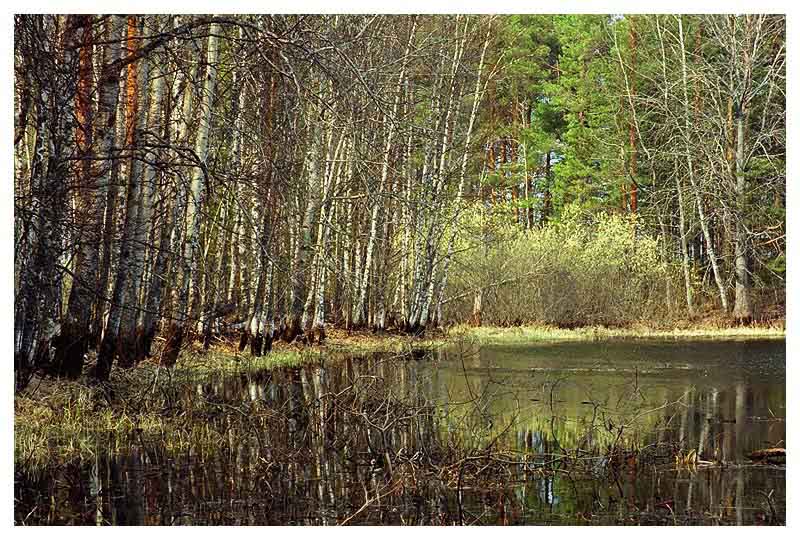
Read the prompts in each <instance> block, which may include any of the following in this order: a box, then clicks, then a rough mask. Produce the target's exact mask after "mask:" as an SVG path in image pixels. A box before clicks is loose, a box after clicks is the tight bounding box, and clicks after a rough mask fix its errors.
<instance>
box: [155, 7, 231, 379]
mask: <svg viewBox="0 0 800 540" xmlns="http://www.w3.org/2000/svg"><path fill="white" fill-rule="evenodd" d="M219 33H220V25H219V24H217V23H213V24H211V27H210V29H209V37H208V52H207V58H206V60H207V61H206V76H205V83H204V87H203V96H202V104H201V106H200V125H199V128H198V132H197V140H196V143H195V154H196V156H197V159H198V160H199V161H200V164H199V166H198V167H195V168H194V170H193V173H192V182H191V193H190V196H189V200H188V204H187V214H186V218H187V227H186V238H185V241H184V243H183V251H182V255H181V257H182V262H183V276H182V277H181V281H180V284H179V287H180V288H179V296H178V302H177V304H176V306H175V322H174V323H173V324H172V328H171V329H170V332H169V335H168V337H167V343H166V344H165V345H164V352H163V354H162V363H163V364H164V365H167V366H172V365H174V364H175V362H176V361H177V359H178V354H179V353H180V349H181V346H182V345H183V339H184V336H185V333H186V325H187V323H188V322H189V321H188V318H189V314H188V309H189V289H190V287H194V294H195V297H196V296H197V295H198V294H199V291H198V289H199V273H198V268H199V259H200V239H199V237H200V216H201V213H202V211H203V206H204V203H205V196H206V181H207V180H206V174H207V169H206V160H207V159H208V138H209V132H210V129H211V106H212V104H213V101H214V91H215V87H216V82H217V60H218V58H219Z"/></svg>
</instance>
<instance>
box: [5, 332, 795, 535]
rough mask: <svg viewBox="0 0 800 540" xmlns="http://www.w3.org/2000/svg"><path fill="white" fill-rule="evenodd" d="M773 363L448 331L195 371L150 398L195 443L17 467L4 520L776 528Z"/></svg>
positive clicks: (778, 430)
mask: <svg viewBox="0 0 800 540" xmlns="http://www.w3.org/2000/svg"><path fill="white" fill-rule="evenodd" d="M785 364H786V353H785V342H784V341H777V340H769V341H653V340H628V341H600V342H592V343H546V344H536V345H515V346H484V347H478V346H477V345H475V344H473V343H468V342H465V343H458V344H453V345H451V346H448V347H446V348H443V349H441V350H438V351H414V352H410V353H407V354H399V353H397V354H380V355H370V356H366V357H362V358H343V359H329V360H328V361H326V362H323V363H321V364H315V365H308V366H305V367H303V368H298V369H282V370H275V371H267V372H242V373H237V374H228V375H222V374H206V375H203V376H200V375H198V376H197V377H194V378H192V379H190V380H186V379H180V382H173V383H172V386H171V387H170V388H168V389H166V390H163V391H162V396H161V397H160V398H159V399H161V400H162V402H161V405H162V406H163V414H164V415H165V416H170V417H174V418H177V419H187V418H189V419H191V422H192V424H193V425H194V426H200V427H201V429H195V430H194V431H192V432H191V433H192V434H193V435H192V437H194V438H188V439H187V440H185V441H183V442H180V443H179V442H177V439H178V437H177V435H173V434H170V433H163V434H161V435H160V436H158V437H154V436H152V434H146V435H144V436H143V435H142V434H141V433H139V434H138V435H136V436H131V437H128V438H127V439H125V440H115V439H113V437H112V436H111V435H109V434H104V433H102V432H97V433H92V436H93V437H94V439H93V441H94V445H95V448H96V451H95V452H93V456H92V457H90V458H82V459H76V460H71V461H68V462H62V463H52V464H49V465H48V466H45V467H21V466H19V465H17V467H16V471H15V488H14V490H15V509H14V512H15V521H16V522H17V523H25V524H120V525H121V524H131V525H171V524H175V525H178V524H181V525H223V524H224V525H267V524H270V525H272V524H275V525H284V524H298V525H335V524H393V525H401V524H411V525H436V524H491V525H497V524H508V525H544V524H570V525H579V524H589V525H591V524H596V525H600V524H603V525H614V524H666V525H689V524H701V525H710V524H738V525H743V524H744V525H752V524H782V523H784V522H785V500H786V489H785V486H786V468H785V465H784V464H782V463H761V462H753V461H751V460H750V459H748V457H747V456H748V454H749V453H750V452H752V451H754V450H758V449H764V448H771V447H785V445H786V443H785V438H786V427H785V404H786V377H785V373H786V372H785ZM177 380H178V379H177V378H176V381H177ZM198 433H201V434H200V435H198ZM202 434H205V435H202Z"/></svg>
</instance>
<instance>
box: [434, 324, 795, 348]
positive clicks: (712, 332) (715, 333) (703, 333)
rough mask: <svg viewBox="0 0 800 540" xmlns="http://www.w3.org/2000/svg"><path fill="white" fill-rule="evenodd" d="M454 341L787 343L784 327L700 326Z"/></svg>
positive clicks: (478, 331)
mask: <svg viewBox="0 0 800 540" xmlns="http://www.w3.org/2000/svg"><path fill="white" fill-rule="evenodd" d="M449 335H450V339H451V340H453V339H459V338H460V339H464V338H468V339H474V340H475V341H477V342H479V343H481V344H484V345H490V344H512V343H527V342H536V341H599V340H609V339H783V338H785V337H786V330H785V329H784V328H782V327H769V326H742V327H713V326H696V327H688V328H673V329H669V330H663V329H656V328H650V327H646V326H639V327H631V328H606V327H602V326H595V327H584V328H575V329H565V328H554V327H549V326H519V327H508V328H502V327H491V326H489V327H477V328H475V327H470V326H464V325H460V326H456V327H454V328H453V329H452V330H451V331H450V333H449Z"/></svg>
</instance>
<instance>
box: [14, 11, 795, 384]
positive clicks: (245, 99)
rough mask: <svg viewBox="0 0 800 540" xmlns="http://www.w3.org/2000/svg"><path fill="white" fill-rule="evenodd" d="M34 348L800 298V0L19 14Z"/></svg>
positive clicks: (53, 356) (17, 119)
mask: <svg viewBox="0 0 800 540" xmlns="http://www.w3.org/2000/svg"><path fill="white" fill-rule="evenodd" d="M14 60H15V62H14V165H15V166H14V172H15V176H14V370H15V374H16V380H17V387H18V388H19V389H21V388H24V387H25V385H26V384H27V381H28V380H29V379H30V377H31V375H32V373H34V372H44V373H50V374H55V375H57V376H62V377H64V376H65V377H68V378H76V377H79V376H81V374H82V373H83V372H84V370H85V369H88V366H87V361H88V360H87V359H89V358H92V359H94V358H96V360H92V362H91V363H92V366H91V376H92V377H94V378H96V379H98V380H100V381H103V380H107V379H108V377H109V373H110V372H111V370H112V366H114V365H119V366H120V367H131V366H134V365H136V364H137V363H138V362H140V361H141V360H143V359H145V358H148V357H155V358H157V359H158V361H159V362H160V363H161V364H163V365H166V366H170V365H174V364H175V363H176V361H177V360H178V357H179V354H180V352H181V351H183V350H185V349H186V347H187V346H188V344H189V343H191V342H195V341H200V342H202V343H203V344H204V346H205V347H209V346H213V344H214V343H215V342H216V341H217V339H219V336H222V335H228V336H230V335H235V339H236V340H237V342H238V347H239V350H249V351H250V353H251V354H253V355H255V356H260V355H265V354H269V353H270V351H271V349H272V344H273V342H277V341H283V342H287V343H293V342H294V343H304V344H306V345H313V344H314V343H319V342H323V341H324V340H325V337H326V332H328V333H329V330H328V329H330V328H341V329H346V330H348V331H355V330H358V329H368V330H371V331H373V332H376V333H378V334H381V333H383V332H400V333H404V334H409V335H423V334H425V333H426V332H427V333H428V334H430V333H431V331H433V330H435V329H437V328H446V327H451V326H453V325H456V324H471V325H474V326H480V325H489V326H510V325H528V324H545V325H552V326H555V327H563V328H575V327H586V326H607V327H625V326H626V325H630V324H633V323H642V322H644V323H646V324H649V325H653V326H669V325H671V324H676V321H690V323H689V324H691V321H702V320H703V318H704V317H706V318H707V317H709V316H714V317H716V318H717V319H718V320H721V321H723V323H724V324H753V323H758V322H764V321H774V320H781V319H782V318H783V317H784V313H785V307H784V305H785V301H784V297H785V278H786V269H785V246H786V240H785V214H786V204H785V187H786V166H785V157H786V132H785V128H786V118H785V112H786V95H785V84H786V79H785V71H786V51H785V18H784V17H783V16H777V15H776V16H772V15H743V16H733V15H703V16H673V15H669V16H667V15H626V16H621V15H619V16H612V15H554V16H550V15H518V16H475V15H454V16H444V15H441V16H422V15H419V16H417V15H408V16H405V15H403V16H400V15H397V16H388V15H335V16H334V15H314V16H300V15H280V16H278V15H275V16H256V15H235V16H233V15H232V16H189V15H147V16H136V15H130V16H121V15H108V16H103V15H68V16H56V15H53V16H50V15H18V16H16V18H15V24H14Z"/></svg>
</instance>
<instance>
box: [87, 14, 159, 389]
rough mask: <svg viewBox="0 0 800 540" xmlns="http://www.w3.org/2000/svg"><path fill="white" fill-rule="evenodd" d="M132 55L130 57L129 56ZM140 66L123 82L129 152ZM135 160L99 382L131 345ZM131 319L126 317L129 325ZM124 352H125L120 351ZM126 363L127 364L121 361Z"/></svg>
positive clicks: (133, 33)
mask: <svg viewBox="0 0 800 540" xmlns="http://www.w3.org/2000/svg"><path fill="white" fill-rule="evenodd" d="M140 26H141V23H140V21H139V20H138V19H137V17H136V16H129V17H128V49H129V50H130V51H135V50H136V48H137V47H138V44H139V35H140ZM132 54H133V53H132ZM140 64H141V73H140V66H137V65H136V63H132V64H129V66H128V76H127V79H126V87H127V94H126V99H127V108H126V124H127V126H126V129H127V143H128V146H129V147H130V148H133V145H134V144H135V134H136V132H137V130H138V129H140V128H141V115H140V112H141V111H139V106H140V103H139V102H140V99H139V98H140V94H146V89H144V90H142V89H141V88H140V87H141V86H144V85H146V83H147V74H148V70H149V62H148V61H147V59H146V58H142V59H141V60H140ZM136 163H137V160H135V159H131V163H130V165H129V168H128V169H129V178H128V189H127V201H126V205H125V219H124V222H123V226H122V238H121V239H120V255H119V264H118V270H117V275H116V278H115V280H114V290H113V292H112V295H111V309H110V311H109V314H108V322H107V323H106V329H105V332H104V333H103V340H102V342H101V344H100V350H99V351H98V355H97V366H96V367H95V372H94V376H95V378H97V379H99V380H101V381H107V380H108V377H109V375H110V374H111V367H112V365H113V362H114V357H115V356H116V355H117V353H119V352H122V353H127V352H128V347H130V343H121V340H122V338H123V337H125V338H128V337H129V336H127V335H124V334H123V328H122V324H123V316H124V315H125V311H126V309H133V308H132V307H131V306H132V305H135V299H134V300H132V299H131V298H126V296H128V295H129V294H130V286H131V279H132V268H131V265H132V262H133V257H134V254H133V248H134V246H133V237H134V235H135V233H136V230H135V229H136V220H137V215H138V212H139V205H140V199H141V178H140V166H139V165H138V164H136ZM130 318H131V316H130V315H129V316H128V320H129V321H130ZM125 330H127V329H125ZM123 348H124V350H123ZM123 361H126V360H123Z"/></svg>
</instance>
